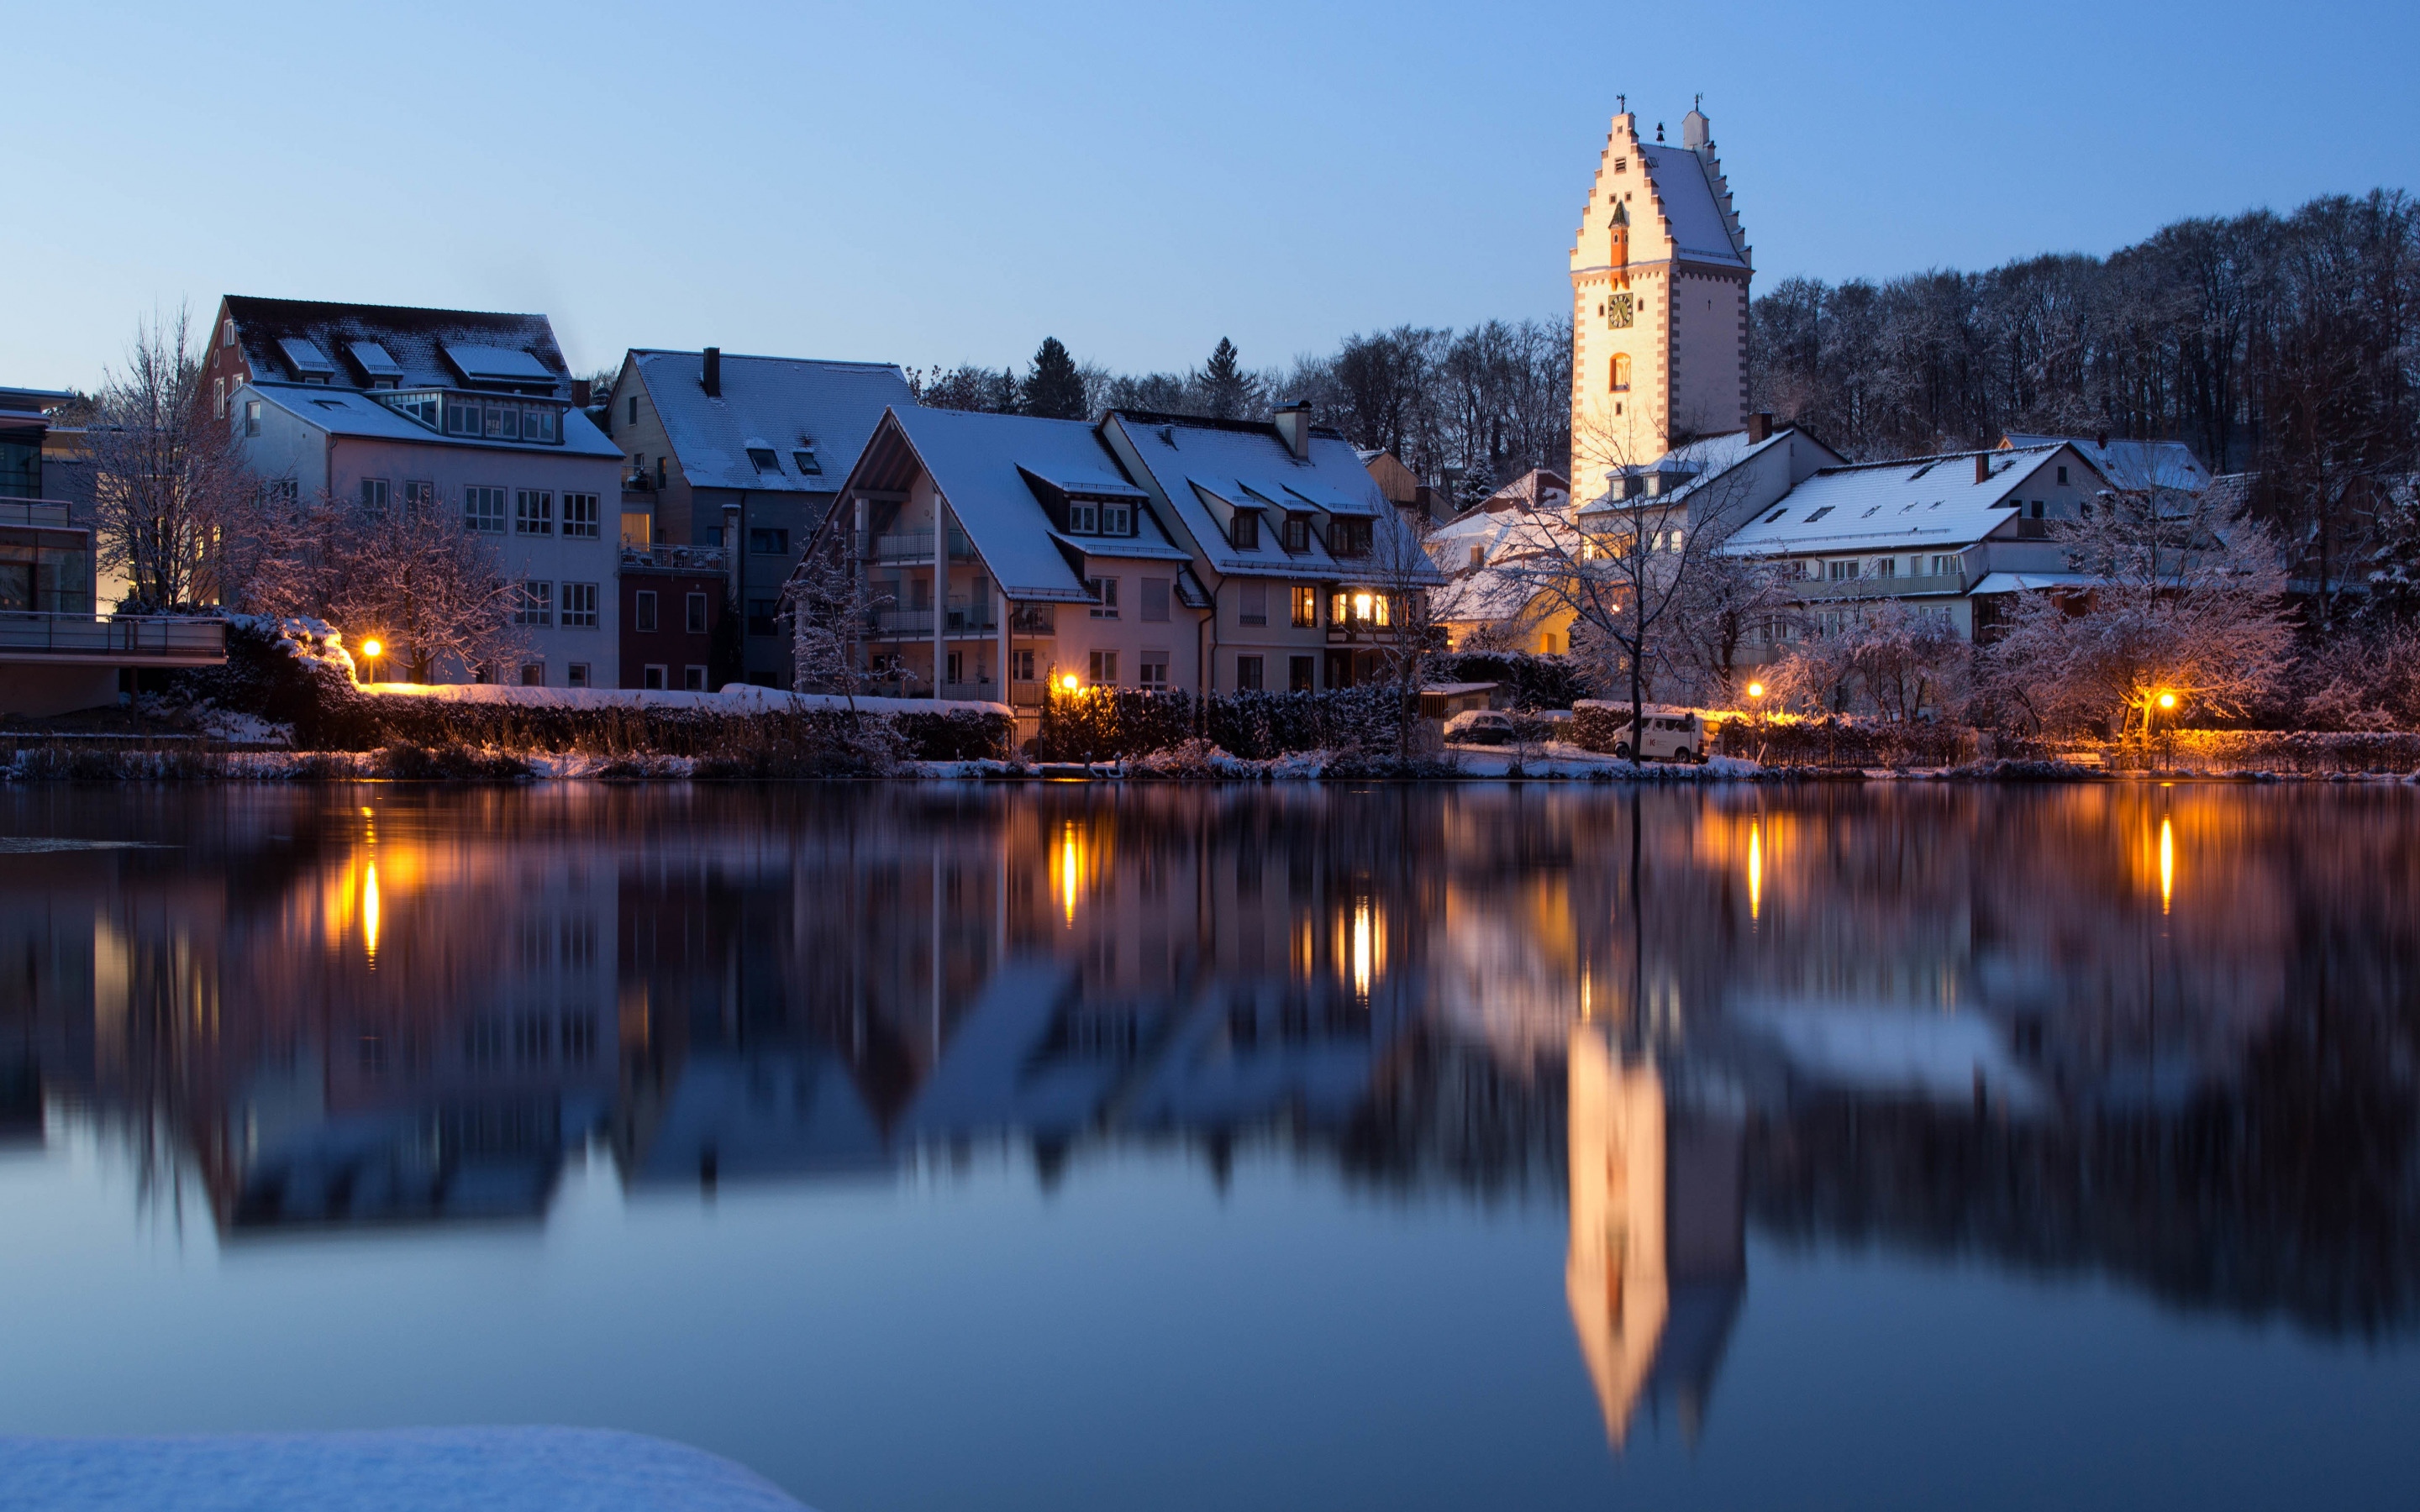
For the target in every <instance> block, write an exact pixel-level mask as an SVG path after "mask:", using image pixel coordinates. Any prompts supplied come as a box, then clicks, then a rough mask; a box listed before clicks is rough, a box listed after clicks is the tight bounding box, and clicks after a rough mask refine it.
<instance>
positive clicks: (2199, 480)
mask: <svg viewBox="0 0 2420 1512" xmlns="http://www.w3.org/2000/svg"><path fill="white" fill-rule="evenodd" d="M2061 441H2064V442H2066V443H2067V444H2068V445H2070V446H2072V447H2074V448H2075V449H2076V450H2077V451H2079V452H2081V453H2083V454H2084V459H2085V460H2086V462H2089V463H2091V464H2092V468H2093V471H2096V472H2098V473H2100V474H2101V475H2102V477H2103V478H2105V479H2107V480H2108V481H2109V482H2110V484H2112V485H2113V486H2117V487H2119V488H2174V489H2177V490H2179V491H2180V492H2183V493H2199V492H2201V491H2202V490H2203V489H2204V488H2207V487H2209V486H2210V481H2211V473H2210V469H2208V468H2206V467H2204V466H2202V465H2201V458H2200V457H2197V456H2195V455H2194V452H2193V448H2192V447H2190V446H2187V445H2186V444H2185V443H2184V442H2182V441H2136V440H2109V439H2108V438H2106V437H2094V436H2028V435H2019V434H2016V433H2014V432H2011V433H2010V434H2009V435H2007V436H2003V437H2001V438H2000V445H2001V446H2002V447H2003V448H2013V447H2020V446H2055V445H2056V444H2058V443H2059V442H2061Z"/></svg>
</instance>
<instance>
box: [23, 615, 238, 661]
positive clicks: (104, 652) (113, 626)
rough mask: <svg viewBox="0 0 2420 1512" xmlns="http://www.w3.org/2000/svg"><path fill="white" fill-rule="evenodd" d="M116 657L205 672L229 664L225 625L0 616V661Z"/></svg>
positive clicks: (173, 618) (176, 618)
mask: <svg viewBox="0 0 2420 1512" xmlns="http://www.w3.org/2000/svg"><path fill="white" fill-rule="evenodd" d="M51 656H56V657H59V658H61V659H63V660H64V659H74V660H84V661H103V660H109V659H112V658H116V657H126V658H130V659H135V660H142V661H149V662H160V663H168V664H176V663H189V664H191V665H194V666H207V665H211V664H214V663H217V662H223V661H225V660H226V622H225V620H208V619H195V618H190V617H187V616H184V615H177V614H156V615H155V614H29V613H20V612H17V611H14V610H0V659H7V660H12V661H14V660H29V659H41V658H45V657H51Z"/></svg>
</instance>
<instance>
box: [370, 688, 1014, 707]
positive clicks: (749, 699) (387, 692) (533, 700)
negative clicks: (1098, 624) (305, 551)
mask: <svg viewBox="0 0 2420 1512" xmlns="http://www.w3.org/2000/svg"><path fill="white" fill-rule="evenodd" d="M361 687H362V691H363V692H365V693H370V694H375V695H377V696H378V697H380V698H425V699H442V700H445V701H447V702H455V703H508V704H512V705H514V706H516V707H519V708H527V709H640V708H652V709H707V710H712V711H715V712H718V713H722V714H764V713H768V712H787V711H791V710H798V709H845V708H846V707H848V700H846V699H845V698H842V697H840V696H839V695H837V694H832V693H789V692H784V691H783V690H782V689H781V688H778V687H749V686H748V685H746V684H741V683H734V684H732V685H731V686H730V687H725V688H724V689H723V690H722V691H721V692H720V693H696V692H688V691H684V690H682V689H679V688H652V687H651V688H636V687H514V686H512V685H510V684H504V683H364V684H363V685H361ZM857 706H858V708H860V709H861V710H863V711H864V712H866V713H869V714H950V713H953V712H955V711H959V710H969V709H971V710H978V711H981V712H984V713H986V714H1006V713H1007V712H1008V705H1007V704H1005V703H980V702H959V701H956V700H952V699H887V698H861V699H859V700H858V701H857Z"/></svg>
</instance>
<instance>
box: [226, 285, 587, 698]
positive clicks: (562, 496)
mask: <svg viewBox="0 0 2420 1512" xmlns="http://www.w3.org/2000/svg"><path fill="white" fill-rule="evenodd" d="M213 347H214V350H213V353H212V359H213V362H212V367H213V369H214V370H215V373H216V376H215V377H214V378H213V402H214V403H216V402H219V401H220V400H222V399H223V400H224V402H225V407H226V408H225V414H226V417H227V420H228V423H229V424H230V425H232V426H233V427H234V429H235V432H236V435H237V436H238V438H239V439H240V443H241V445H242V448H243V451H244V454H245V457H246V459H247V461H248V462H249V464H250V465H251V467H252V468H253V470H254V471H256V472H258V473H259V474H261V475H262V476H264V477H267V478H271V479H275V480H279V481H280V482H289V481H290V483H291V485H292V486H294V487H296V488H297V489H299V490H300V491H301V493H302V496H304V497H306V498H307V497H312V496H316V495H320V494H325V495H326V496H328V497H330V498H333V499H337V500H344V501H351V502H352V503H354V504H356V505H357V506H359V507H362V508H365V509H386V508H413V509H426V510H430V511H434V512H439V513H442V514H446V515H451V516H453V517H456V518H458V519H460V520H462V521H463V522H464V523H465V524H467V525H468V526H469V527H470V528H471V529H472V530H473V531H474V532H478V533H479V534H481V535H482V536H485V537H488V538H489V539H491V540H492V541H493V543H494V545H495V548H496V551H497V555H498V557H499V559H500V561H501V563H502V565H503V568H504V573H505V574H506V575H507V577H509V578H510V579H512V580H514V581H516V582H518V583H520V585H521V587H520V605H521V608H520V611H519V613H520V623H521V625H522V628H523V630H524V632H525V636H526V640H527V644H528V647H529V649H528V652H527V654H526V655H525V656H524V657H523V659H522V660H521V662H520V666H518V667H517V668H514V669H510V670H504V669H496V670H493V671H498V672H500V673H501V674H502V675H505V676H509V677H511V678H513V679H514V680H516V681H519V682H520V683H523V684H526V685H531V686H543V687H615V686H617V685H618V684H619V682H620V675H619V671H620V669H619V652H618V647H619V641H620V623H619V621H620V612H619V605H618V598H619V595H618V594H616V592H615V583H614V576H615V572H616V569H617V565H618V563H619V561H620V553H619V548H618V544H617V541H616V533H617V532H616V528H615V527H616V519H615V516H616V515H617V513H618V507H619V506H618V499H619V488H620V474H621V459H622V454H621V450H620V448H618V447H616V446H615V445H614V444H613V442H612V441H611V440H607V439H606V438H605V436H604V435H603V434H602V433H600V432H599V431H598V430H597V427H596V426H595V425H594V424H591V423H590V422H589V420H588V418H587V416H586V415H584V414H583V413H582V410H581V407H580V405H581V401H584V399H585V398H586V394H585V393H579V392H576V391H578V390H584V389H585V387H586V385H585V384H579V385H575V384H574V383H573V382H572V380H571V378H570V376H569V374H568V373H567V372H566V369H565V366H564V362H563V357H562V353H561V352H560V351H559V350H558V349H557V348H556V347H555V345H554V336H553V332H552V330H551V328H550V327H549V326H548V324H547V320H546V317H545V316H535V315H495V314H485V313H480V312H473V311H451V310H399V309H390V308H386V307H382V306H377V305H339V304H316V303H307V302H303V301H287V300H260V299H246V298H239V297H229V298H228V299H227V300H225V301H224V302H223V303H222V305H221V308H220V316H219V324H218V329H217V340H216V341H215V342H214V343H213ZM343 628H344V629H346V630H348V631H349V632H350V633H352V634H353V635H355V636H356V637H360V636H366V635H369V634H372V633H374V632H375V631H376V630H377V628H378V627H377V626H375V625H347V626H343ZM440 675H442V676H453V677H460V678H464V679H467V678H469V677H471V676H473V675H474V672H473V670H472V669H467V668H460V669H443V670H442V671H441V672H440Z"/></svg>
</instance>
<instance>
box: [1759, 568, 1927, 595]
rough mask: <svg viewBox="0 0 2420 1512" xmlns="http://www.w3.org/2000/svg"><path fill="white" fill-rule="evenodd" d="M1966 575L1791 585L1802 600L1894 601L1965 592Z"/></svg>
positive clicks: (1918, 574) (1819, 580) (1811, 581)
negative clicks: (1859, 599)
mask: <svg viewBox="0 0 2420 1512" xmlns="http://www.w3.org/2000/svg"><path fill="white" fill-rule="evenodd" d="M1965 586H1966V578H1965V574H1963V573H1962V572H1960V571H1956V570H1952V571H1949V572H1942V573H1931V572H1905V573H1900V574H1899V575H1897V576H1896V577H1890V578H1883V577H1856V578H1803V579H1799V580H1798V581H1797V582H1794V583H1792V584H1791V585H1790V588H1791V591H1792V593H1794V594H1796V595H1797V596H1798V597H1800V598H1806V599H1815V598H1893V597H1897V596H1900V595H1901V594H1955V593H1961V592H1963V591H1964V589H1965Z"/></svg>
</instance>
